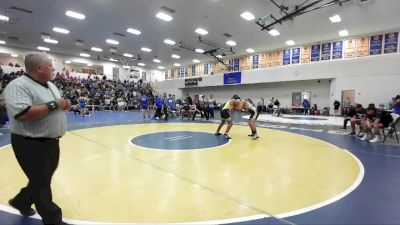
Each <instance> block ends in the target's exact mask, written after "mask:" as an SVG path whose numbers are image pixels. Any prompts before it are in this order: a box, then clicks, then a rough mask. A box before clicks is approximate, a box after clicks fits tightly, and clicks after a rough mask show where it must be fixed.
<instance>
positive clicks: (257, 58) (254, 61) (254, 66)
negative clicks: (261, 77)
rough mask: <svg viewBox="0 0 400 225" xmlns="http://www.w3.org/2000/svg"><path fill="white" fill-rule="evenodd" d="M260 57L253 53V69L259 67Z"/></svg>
mask: <svg viewBox="0 0 400 225" xmlns="http://www.w3.org/2000/svg"><path fill="white" fill-rule="evenodd" d="M259 58H260V56H259V55H253V66H252V68H253V69H258V63H259V61H258V60H259Z"/></svg>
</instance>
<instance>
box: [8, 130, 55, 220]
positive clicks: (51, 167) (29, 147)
mask: <svg viewBox="0 0 400 225" xmlns="http://www.w3.org/2000/svg"><path fill="white" fill-rule="evenodd" d="M11 144H12V147H13V149H14V153H15V156H16V158H17V161H18V163H19V165H20V166H21V168H22V170H23V171H24V173H25V175H26V176H27V177H28V180H29V182H28V185H27V186H26V187H24V188H22V189H21V191H20V192H19V193H18V194H17V195H16V196H15V197H14V202H15V204H16V205H18V206H21V207H24V208H26V207H30V206H31V205H32V204H35V206H36V209H37V211H38V213H39V215H40V216H41V217H42V220H43V223H44V224H59V223H61V221H62V213H61V209H60V207H58V206H57V205H56V204H55V203H54V202H53V198H52V194H51V187H50V185H51V178H52V176H53V174H54V171H55V170H56V168H57V166H58V161H59V156H60V147H59V140H58V139H48V138H39V139H36V138H26V137H24V136H21V135H17V134H11Z"/></svg>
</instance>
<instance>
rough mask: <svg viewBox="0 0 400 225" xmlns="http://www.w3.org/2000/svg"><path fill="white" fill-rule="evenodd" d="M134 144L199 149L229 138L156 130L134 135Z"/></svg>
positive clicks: (218, 144) (162, 147)
mask: <svg viewBox="0 0 400 225" xmlns="http://www.w3.org/2000/svg"><path fill="white" fill-rule="evenodd" d="M130 142H131V143H132V144H134V145H137V146H140V147H144V148H151V149H158V150H200V149H207V148H214V147H218V146H222V145H225V144H227V143H229V140H227V139H226V138H224V137H222V136H217V135H215V134H212V133H206V132H194V131H171V132H157V133H150V134H144V135H140V136H136V137H134V138H132V139H131V140H130Z"/></svg>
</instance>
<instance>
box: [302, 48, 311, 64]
mask: <svg viewBox="0 0 400 225" xmlns="http://www.w3.org/2000/svg"><path fill="white" fill-rule="evenodd" d="M310 57H311V48H310V46H304V47H302V48H301V63H309V62H310V60H311V59H310Z"/></svg>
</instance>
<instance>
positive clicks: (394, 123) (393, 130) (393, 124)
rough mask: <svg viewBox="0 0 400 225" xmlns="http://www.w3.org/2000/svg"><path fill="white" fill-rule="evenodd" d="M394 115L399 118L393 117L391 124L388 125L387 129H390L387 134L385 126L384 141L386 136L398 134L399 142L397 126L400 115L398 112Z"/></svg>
mask: <svg viewBox="0 0 400 225" xmlns="http://www.w3.org/2000/svg"><path fill="white" fill-rule="evenodd" d="M392 117H397V118H393V121H392V122H391V123H390V125H389V127H387V129H388V132H387V134H385V128H383V142H385V141H386V138H387V137H388V136H389V135H393V134H394V135H396V140H397V143H399V136H398V135H397V129H396V126H397V125H398V124H399V123H400V122H399V121H400V115H397V114H394V115H393V114H392Z"/></svg>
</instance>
